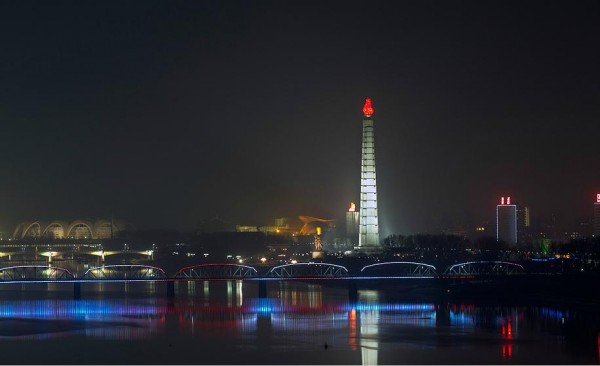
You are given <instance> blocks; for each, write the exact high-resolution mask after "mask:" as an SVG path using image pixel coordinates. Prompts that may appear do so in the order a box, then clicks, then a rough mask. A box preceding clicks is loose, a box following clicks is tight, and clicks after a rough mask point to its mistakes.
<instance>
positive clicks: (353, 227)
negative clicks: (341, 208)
mask: <svg viewBox="0 0 600 366" xmlns="http://www.w3.org/2000/svg"><path fill="white" fill-rule="evenodd" d="M358 224H359V221H358V212H357V211H356V205H355V204H354V202H351V203H350V208H349V209H348V211H347V212H346V236H350V237H352V236H354V235H358Z"/></svg>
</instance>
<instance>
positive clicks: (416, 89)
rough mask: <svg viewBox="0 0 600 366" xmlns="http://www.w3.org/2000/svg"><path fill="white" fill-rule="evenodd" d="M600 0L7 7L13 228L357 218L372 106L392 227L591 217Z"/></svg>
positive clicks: (4, 184)
mask: <svg viewBox="0 0 600 366" xmlns="http://www.w3.org/2000/svg"><path fill="white" fill-rule="evenodd" d="M598 19H600V2H598V1H576V2H571V1H422V0H419V1H152V0H144V1H126V2H125V1H25V0H19V1H8V0H7V1H2V2H0V54H1V57H0V126H1V131H0V157H1V159H0V164H1V170H0V172H1V173H0V229H1V230H4V231H5V232H7V233H9V234H10V233H12V230H13V229H14V227H15V226H16V224H17V223H19V222H21V221H30V220H52V219H65V220H70V219H75V218H78V217H82V218H100V217H110V216H111V215H112V216H114V217H115V218H120V219H124V220H127V221H129V222H131V223H133V224H135V225H136V226H137V227H139V228H177V229H192V228H194V227H196V226H197V225H198V223H199V222H201V221H202V220H204V219H207V218H210V217H214V216H216V215H218V216H219V217H221V218H223V219H224V220H226V221H228V222H230V223H232V224H254V225H263V224H267V223H268V222H269V220H272V219H274V218H275V217H280V216H297V215H310V216H317V217H338V216H340V215H341V214H343V211H345V210H346V209H347V206H348V204H349V202H350V201H358V195H359V190H360V187H359V178H360V147H361V146H360V140H361V133H362V129H361V128H362V127H361V123H362V114H361V108H362V104H363V103H364V99H365V98H366V97H370V98H372V99H373V106H374V108H375V115H374V119H375V140H376V157H377V173H378V190H379V206H380V212H379V216H380V225H381V226H382V230H383V233H382V234H383V235H387V234H389V233H403V234H410V233H415V232H424V231H429V232H439V230H442V229H444V228H451V227H455V226H458V225H463V226H467V225H474V224H476V223H479V222H482V221H484V220H486V219H488V220H489V219H492V218H493V217H494V213H495V204H496V201H497V198H498V196H500V195H511V196H512V197H513V200H515V201H517V202H518V203H520V204H525V205H528V206H529V207H530V208H531V211H532V214H533V215H534V216H549V215H552V214H555V215H558V216H559V217H561V218H562V220H564V222H566V223H571V222H578V220H581V219H583V218H589V217H590V216H591V214H592V202H593V199H594V196H595V193H596V192H600V169H599V165H598V164H599V163H598V162H599V161H600V149H599V148H598V146H599V144H598V137H599V133H600V67H599V66H598V65H600V47H598V39H599V36H600V21H598Z"/></svg>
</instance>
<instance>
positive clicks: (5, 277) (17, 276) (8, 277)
mask: <svg viewBox="0 0 600 366" xmlns="http://www.w3.org/2000/svg"><path fill="white" fill-rule="evenodd" d="M525 274H526V272H525V269H524V268H523V266H522V265H520V264H517V263H511V262H504V261H477V262H465V263H457V264H453V265H451V266H449V267H448V268H446V269H445V270H444V271H442V272H441V273H440V272H438V270H437V268H436V267H435V266H433V265H430V264H427V263H418V262H379V263H374V264H369V265H366V266H364V267H363V268H362V269H360V271H358V270H357V271H354V272H351V271H349V270H348V269H347V268H346V267H344V266H341V265H338V264H333V263H322V262H307V263H293V264H284V265H279V266H274V267H270V268H256V267H252V266H247V265H242V264H230V263H203V264H196V265H192V266H187V267H184V268H181V269H179V270H178V271H176V272H175V273H174V274H171V275H168V274H167V273H166V272H165V271H164V270H163V269H162V268H159V267H154V266H150V265H133V264H125V265H104V266H98V267H93V268H90V269H88V270H87V271H86V272H85V273H84V274H83V275H81V276H79V277H77V276H75V275H73V274H72V273H71V272H70V271H69V270H68V269H65V268H60V267H54V266H51V265H50V266H42V265H24V266H10V267H4V268H0V286H2V285H3V284H15V283H18V284H34V283H72V284H73V288H74V297H75V298H80V297H81V285H82V284H86V283H105V282H122V283H128V282H164V283H166V284H167V296H169V297H173V296H174V295H175V283H177V282H189V281H232V280H235V281H252V282H257V283H258V288H259V290H258V292H259V297H260V298H263V297H266V293H267V283H269V282H272V281H310V282H321V281H338V282H344V283H347V284H348V289H349V296H350V299H351V300H352V299H353V298H355V296H356V292H357V288H358V285H359V284H360V283H365V282H371V283H373V282H372V281H379V282H381V281H385V282H388V283H393V282H395V281H407V280H417V281H419V280H423V281H425V280H436V279H445V280H448V279H450V280H451V279H465V278H470V279H475V278H489V277H504V276H522V275H525Z"/></svg>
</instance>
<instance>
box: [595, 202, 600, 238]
mask: <svg viewBox="0 0 600 366" xmlns="http://www.w3.org/2000/svg"><path fill="white" fill-rule="evenodd" d="M594 236H600V193H596V202H594Z"/></svg>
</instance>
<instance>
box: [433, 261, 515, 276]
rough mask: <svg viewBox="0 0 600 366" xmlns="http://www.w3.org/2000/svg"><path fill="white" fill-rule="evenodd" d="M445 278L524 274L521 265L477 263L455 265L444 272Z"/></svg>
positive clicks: (489, 262) (494, 262)
mask: <svg viewBox="0 0 600 366" xmlns="http://www.w3.org/2000/svg"><path fill="white" fill-rule="evenodd" d="M444 274H445V275H447V276H502V275H519V274H525V268H523V266H522V265H520V264H517V263H512V262H503V261H478V262H465V263H457V264H453V265H451V266H449V267H448V268H447V269H446V271H445V272H444Z"/></svg>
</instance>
